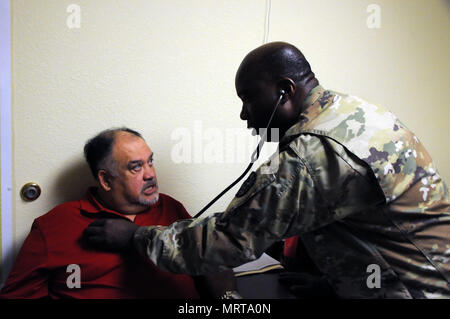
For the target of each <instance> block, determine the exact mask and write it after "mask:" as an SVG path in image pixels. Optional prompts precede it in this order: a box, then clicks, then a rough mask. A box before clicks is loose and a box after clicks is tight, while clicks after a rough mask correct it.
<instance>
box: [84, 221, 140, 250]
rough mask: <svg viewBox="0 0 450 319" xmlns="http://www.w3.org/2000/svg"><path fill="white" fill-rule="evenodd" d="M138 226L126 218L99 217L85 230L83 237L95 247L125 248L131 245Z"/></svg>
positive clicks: (106, 248)
mask: <svg viewBox="0 0 450 319" xmlns="http://www.w3.org/2000/svg"><path fill="white" fill-rule="evenodd" d="M137 228H139V226H138V225H136V224H133V223H132V222H129V221H127V220H124V219H115V218H105V219H98V220H96V221H94V222H92V223H91V224H90V225H89V226H88V227H87V228H86V229H85V230H84V232H83V239H84V240H85V241H86V242H87V243H88V244H89V245H91V246H93V247H95V248H99V249H104V250H124V249H126V248H128V247H130V246H131V240H132V238H133V235H134V233H135V232H136V229H137Z"/></svg>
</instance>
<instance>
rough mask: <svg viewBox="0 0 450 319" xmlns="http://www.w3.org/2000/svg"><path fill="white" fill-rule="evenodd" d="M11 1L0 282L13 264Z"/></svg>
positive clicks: (4, 2)
mask: <svg viewBox="0 0 450 319" xmlns="http://www.w3.org/2000/svg"><path fill="white" fill-rule="evenodd" d="M11 91H12V90H11V1H10V0H0V111H1V132H0V140H1V243H2V244H1V267H0V269H1V281H0V287H2V286H3V284H4V282H5V281H6V278H7V275H8V274H9V272H10V270H11V268H12V265H13V260H12V259H13V258H12V257H13V252H14V251H13V250H14V241H13V214H12V211H13V210H12V208H13V207H12V189H13V185H12V175H13V173H12V130H11V126H12V125H11V122H12V117H11Z"/></svg>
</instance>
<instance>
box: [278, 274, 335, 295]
mask: <svg viewBox="0 0 450 319" xmlns="http://www.w3.org/2000/svg"><path fill="white" fill-rule="evenodd" d="M278 280H279V282H280V283H281V284H283V285H285V286H287V287H288V289H289V290H290V292H291V293H292V294H294V295H295V296H296V297H297V298H316V297H329V298H333V297H336V296H335V294H334V291H333V289H332V287H331V286H330V284H329V283H328V281H327V280H326V279H325V278H324V277H321V276H316V275H311V274H308V273H302V272H284V273H280V274H279V277H278Z"/></svg>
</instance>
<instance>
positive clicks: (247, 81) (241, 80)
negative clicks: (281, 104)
mask: <svg viewBox="0 0 450 319" xmlns="http://www.w3.org/2000/svg"><path fill="white" fill-rule="evenodd" d="M236 92H237V95H238V96H239V98H240V99H241V100H242V103H243V104H242V110H241V114H240V117H241V119H242V120H243V121H247V128H255V129H257V130H259V129H262V128H265V127H266V125H267V123H268V121H269V118H270V115H271V114H272V112H273V109H274V108H275V105H276V102H277V98H278V96H277V95H276V87H275V85H273V84H270V83H268V82H267V81H263V80H262V79H258V78H254V77H252V76H247V75H243V74H238V76H237V77H236ZM276 124H277V118H276V116H275V117H274V119H273V121H272V124H271V127H277V126H276Z"/></svg>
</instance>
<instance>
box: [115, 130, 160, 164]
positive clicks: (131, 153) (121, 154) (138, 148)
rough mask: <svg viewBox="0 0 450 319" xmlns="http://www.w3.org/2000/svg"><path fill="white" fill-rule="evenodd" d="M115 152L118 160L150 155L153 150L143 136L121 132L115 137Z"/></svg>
mask: <svg viewBox="0 0 450 319" xmlns="http://www.w3.org/2000/svg"><path fill="white" fill-rule="evenodd" d="M113 153H114V156H115V157H116V159H117V160H123V161H132V160H138V159H142V157H148V156H150V155H151V154H152V151H151V149H150V147H149V146H148V145H147V143H146V142H145V141H144V140H143V139H142V138H140V137H138V136H135V135H133V134H130V133H127V132H119V133H117V135H116V137H115V141H114V147H113Z"/></svg>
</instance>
